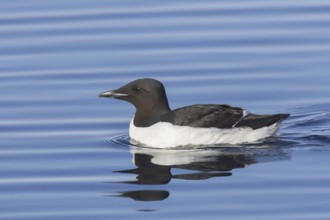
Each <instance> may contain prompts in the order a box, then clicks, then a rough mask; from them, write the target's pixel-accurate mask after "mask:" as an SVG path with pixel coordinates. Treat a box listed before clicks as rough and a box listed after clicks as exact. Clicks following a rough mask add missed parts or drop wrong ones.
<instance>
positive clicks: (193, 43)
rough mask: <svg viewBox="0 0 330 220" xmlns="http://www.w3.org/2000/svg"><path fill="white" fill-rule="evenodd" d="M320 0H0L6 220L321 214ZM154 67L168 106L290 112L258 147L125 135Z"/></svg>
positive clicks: (324, 172)
mask: <svg viewBox="0 0 330 220" xmlns="http://www.w3.org/2000/svg"><path fill="white" fill-rule="evenodd" d="M329 25H330V2H329V1H318V0H316V1H305V0H301V1H293V0H289V1H287V0H286V1H282V0H280V1H266V2H265V1H259V0H257V1H248V2H247V1H235V2H228V1H202V2H201V1H184V0H183V1H146V0H141V1H129V0H123V1H104V0H95V1H93V2H91V1H85V0H72V1H63V0H58V1H48V0H45V1H36V0H24V1H22V0H13V1H2V2H1V3H0V42H1V43H0V82H1V86H0V107H1V110H0V140H1V142H0V219H6V220H8V219H24V220H25V219H33V220H37V219H42V220H45V219H61V220H63V219H79V220H80V219H93V220H97V219H112V218H123V219H133V218H134V219H146V218H148V219H169V218H175V219H189V220H191V219H220V218H223V219H253V220H256V219H262V220H265V219H266V220H269V219H276V220H278V219H299V220H303V219H313V220H314V219H329V218H330V211H329V204H330V187H329V186H330V174H329V166H330V162H329V161H330V160H329V158H330V152H329V144H330V96H329V94H330V87H329V84H330V76H329V72H330V62H329V61H330V60H329V59H330V58H329V57H330V29H329V28H328V27H329ZM142 77H152V78H157V79H159V80H161V81H162V82H163V83H164V84H165V87H166V89H167V93H168V98H169V101H170V105H171V107H172V108H173V109H174V108H178V107H182V106H185V105H190V104H196V103H226V104H230V105H233V106H241V107H244V108H246V109H248V110H249V111H251V112H255V113H280V112H284V113H291V115H292V116H291V117H290V118H289V119H288V120H286V121H285V122H284V123H283V126H282V129H281V130H280V132H279V136H278V137H277V138H273V139H269V140H267V141H265V142H263V143H260V144H254V145H242V146H234V147H233V146H220V145H219V146H217V147H215V148H192V149H176V150H173V149H172V150H156V149H147V148H141V147H136V146H133V145H131V144H130V142H129V138H128V125H129V122H130V119H131V117H132V116H133V114H134V108H133V107H132V106H130V105H129V104H128V103H124V102H121V101H118V100H106V99H99V98H97V95H98V94H99V93H100V92H102V91H104V90H107V89H114V88H117V87H119V86H121V85H123V84H125V83H127V82H129V81H131V80H134V79H136V78H142Z"/></svg>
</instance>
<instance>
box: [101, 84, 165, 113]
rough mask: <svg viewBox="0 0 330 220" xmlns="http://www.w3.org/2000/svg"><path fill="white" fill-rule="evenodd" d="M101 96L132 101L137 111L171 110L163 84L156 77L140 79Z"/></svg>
mask: <svg viewBox="0 0 330 220" xmlns="http://www.w3.org/2000/svg"><path fill="white" fill-rule="evenodd" d="M99 97H106V98H116V99H120V100H124V101H127V102H130V103H132V104H133V105H134V106H135V107H136V109H137V111H139V110H140V111H141V110H143V111H147V112H148V113H149V112H150V111H169V106H168V102H167V97H166V92H165V88H164V86H163V84H162V83H161V82H159V81H157V80H155V79H149V78H145V79H138V80H134V81H133V82H130V83H128V84H127V85H124V86H123V87H121V88H119V89H115V90H110V91H105V92H103V93H101V94H100V95H99Z"/></svg>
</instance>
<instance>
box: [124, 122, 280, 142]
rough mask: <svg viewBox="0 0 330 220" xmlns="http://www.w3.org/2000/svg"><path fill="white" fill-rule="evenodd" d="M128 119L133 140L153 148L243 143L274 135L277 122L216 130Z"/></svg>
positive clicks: (277, 126) (277, 125)
mask: <svg viewBox="0 0 330 220" xmlns="http://www.w3.org/2000/svg"><path fill="white" fill-rule="evenodd" d="M133 120H134V118H133V119H132V121H131V123H130V127H129V136H130V138H131V139H133V140H134V141H137V142H139V143H142V144H144V145H147V146H149V147H153V148H173V147H177V146H186V145H214V144H243V143H255V142H257V141H258V140H261V139H264V138H267V137H270V136H273V135H275V134H276V132H277V130H278V128H279V125H280V123H276V124H274V125H271V126H269V127H263V128H259V129H256V130H253V129H251V128H248V127H243V128H231V129H219V128H192V127H189V126H177V125H173V124H171V123H168V122H158V123H156V124H154V125H152V126H150V127H136V126H135V125H134V123H133Z"/></svg>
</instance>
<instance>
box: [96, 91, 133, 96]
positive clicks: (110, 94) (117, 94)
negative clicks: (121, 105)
mask: <svg viewBox="0 0 330 220" xmlns="http://www.w3.org/2000/svg"><path fill="white" fill-rule="evenodd" d="M124 96H128V95H127V94H123V93H118V92H116V91H115V90H111V91H105V92H102V93H101V94H99V97H104V98H120V97H124Z"/></svg>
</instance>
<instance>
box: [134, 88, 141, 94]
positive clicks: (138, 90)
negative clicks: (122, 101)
mask: <svg viewBox="0 0 330 220" xmlns="http://www.w3.org/2000/svg"><path fill="white" fill-rule="evenodd" d="M133 91H134V92H136V93H139V92H141V89H140V88H139V87H135V88H133Z"/></svg>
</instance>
